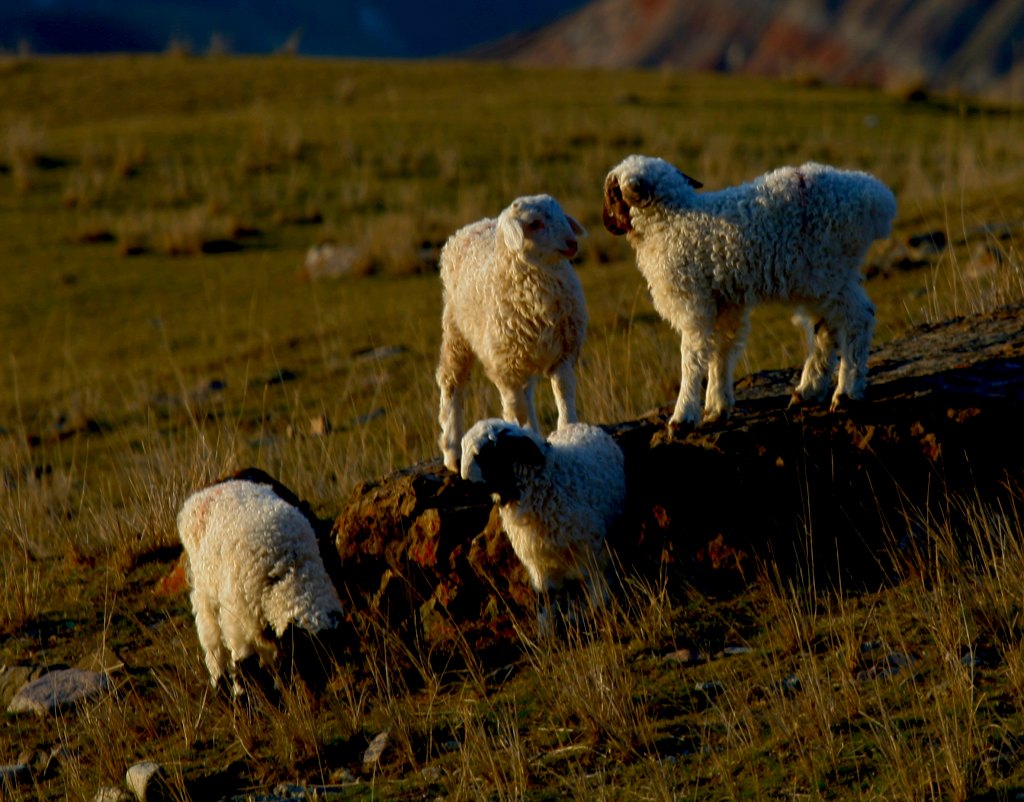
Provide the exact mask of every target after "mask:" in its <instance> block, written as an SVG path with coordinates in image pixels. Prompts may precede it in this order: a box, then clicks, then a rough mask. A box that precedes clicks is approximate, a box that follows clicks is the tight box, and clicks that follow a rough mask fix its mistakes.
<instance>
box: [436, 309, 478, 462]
mask: <svg viewBox="0 0 1024 802" xmlns="http://www.w3.org/2000/svg"><path fill="white" fill-rule="evenodd" d="M472 367H473V351H472V349H471V348H470V347H469V343H468V342H466V340H465V338H464V337H463V336H462V334H461V333H460V332H459V331H458V329H456V328H455V327H454V326H448V325H446V326H445V327H444V330H443V332H442V335H441V358H440V361H439V362H438V366H437V377H436V378H437V386H438V387H439V388H440V390H441V407H440V411H439V412H438V416H437V417H438V422H439V423H440V424H441V436H440V438H439V440H438V444H439V445H440V446H441V455H442V456H443V458H444V465H445V467H446V468H447V469H448V470H450V471H454V472H455V473H458V471H459V460H461V459H462V435H463V432H464V430H465V420H464V416H465V411H464V408H465V399H464V395H465V386H466V382H468V381H469V372H470V370H471V369H472Z"/></svg>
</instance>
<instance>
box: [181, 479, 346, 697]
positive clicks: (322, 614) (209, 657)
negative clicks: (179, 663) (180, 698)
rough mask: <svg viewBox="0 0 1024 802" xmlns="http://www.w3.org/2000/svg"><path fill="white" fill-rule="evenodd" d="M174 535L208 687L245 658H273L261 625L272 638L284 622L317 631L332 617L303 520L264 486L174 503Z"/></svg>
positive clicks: (325, 580)
mask: <svg viewBox="0 0 1024 802" xmlns="http://www.w3.org/2000/svg"><path fill="white" fill-rule="evenodd" d="M178 532H179V535H180V537H181V542H182V544H183V545H184V547H185V552H186V554H187V555H188V562H189V572H190V577H191V582H192V610H193V613H194V614H195V619H196V631H197V633H198V635H199V642H200V645H201V646H202V647H203V652H204V655H205V660H206V667H207V669H208V670H209V672H210V682H211V683H212V684H213V685H216V684H217V682H218V680H219V679H220V678H221V677H222V676H223V675H224V674H225V672H228V673H230V674H232V675H233V674H234V669H235V666H236V665H237V664H238V663H239V662H240V661H242V660H244V659H245V658H247V657H249V656H251V655H253V654H259V655H260V657H261V659H264V660H265V661H269V660H270V659H272V657H274V656H276V651H277V650H276V645H275V643H274V642H273V640H271V639H268V638H267V635H266V630H267V629H268V628H269V629H270V630H272V631H273V633H274V635H275V636H276V637H277V638H280V637H281V636H282V635H283V634H284V632H285V630H286V629H287V628H288V627H289V625H294V626H296V627H300V628H301V629H303V630H305V631H307V632H309V633H318V632H322V631H324V630H328V629H331V628H333V627H334V626H335V625H336V623H337V622H338V621H339V620H340V618H341V615H342V611H341V603H340V601H339V599H338V594H337V591H336V590H335V588H334V585H333V584H332V583H331V581H330V578H329V577H328V576H327V572H326V570H325V569H324V564H323V560H322V559H321V557H320V551H319V548H318V546H317V542H316V536H315V534H314V533H313V528H312V526H311V525H310V522H309V520H308V519H307V518H306V517H305V516H304V515H303V514H302V513H301V512H300V511H299V510H298V509H297V508H296V507H294V506H292V505H291V504H289V503H287V502H286V501H284V500H283V499H281V498H280V497H279V496H277V495H276V494H275V493H274V491H273V489H272V488H271V487H269V486H267V485H264V484H258V483H255V482H249V481H240V480H233V481H227V482H222V483H219V484H215V485H212V486H210V487H207V488H205V489H203V490H199V491H197V492H196V493H194V494H192V495H191V496H189V497H188V498H187V499H186V500H185V503H184V504H183V505H182V508H181V511H180V512H179V514H178ZM236 689H237V685H236Z"/></svg>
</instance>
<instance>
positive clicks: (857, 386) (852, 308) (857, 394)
mask: <svg viewBox="0 0 1024 802" xmlns="http://www.w3.org/2000/svg"><path fill="white" fill-rule="evenodd" d="M836 314H837V317H838V318H839V320H841V321H842V323H841V324H840V325H839V326H838V337H839V381H838V382H837V385H836V391H835V394H834V395H833V396H832V405H831V407H830V409H831V410H832V411H833V412H834V411H835V410H837V409H839V408H840V407H841V406H842V405H843V402H844V401H845V400H847V399H849V400H852V401H859V400H860V399H862V398H863V397H864V391H865V390H866V389H867V384H868V354H869V353H870V351H871V336H872V335H873V334H874V331H875V305H874V303H873V302H872V301H871V299H870V298H869V297H868V294H867V293H866V292H865V291H864V288H863V287H862V286H861V285H860V284H859V283H858V284H852V285H850V287H849V288H848V290H847V292H846V294H845V295H844V296H843V297H842V298H841V299H840V302H839V303H838V304H837V312H836Z"/></svg>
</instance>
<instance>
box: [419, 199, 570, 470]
mask: <svg viewBox="0 0 1024 802" xmlns="http://www.w3.org/2000/svg"><path fill="white" fill-rule="evenodd" d="M585 235H586V231H585V230H584V229H583V226H581V225H580V224H579V223H578V222H577V221H576V220H575V219H573V218H572V217H570V216H569V215H568V214H566V213H565V212H564V211H563V210H562V207H561V206H560V205H559V204H558V201H556V200H555V199H554V198H552V197H551V196H550V195H530V196H526V197H522V198H517V199H516V200H514V201H513V202H512V203H511V205H509V206H508V208H506V209H505V210H504V211H502V213H501V214H500V215H499V216H498V218H497V219H490V218H488V219H485V220H480V221H478V222H476V223H471V224H470V225H468V226H464V227H463V228H461V229H459V230H458V231H456V232H455V233H454V234H453V235H452V236H451V237H450V238H449V239H448V242H447V243H445V246H444V249H443V250H442V251H441V281H442V284H443V299H444V312H443V316H442V321H441V322H442V333H441V357H440V361H439V364H438V367H437V384H438V387H439V388H440V390H441V408H440V413H439V415H438V418H439V422H440V424H441V437H440V446H441V452H442V454H443V456H444V464H445V466H446V467H447V468H448V469H449V470H451V471H455V472H458V470H459V459H460V457H461V452H460V449H461V447H462V433H463V430H464V421H463V414H464V410H463V407H464V398H463V395H464V388H465V385H466V382H467V381H468V380H469V373H470V369H471V368H472V366H473V357H474V354H475V355H476V357H477V358H478V359H479V360H480V362H481V364H482V365H483V367H484V370H485V371H486V372H487V376H488V378H490V380H491V381H492V382H494V384H495V385H497V387H498V391H499V392H500V393H501V408H502V413H501V414H502V416H503V417H504V418H505V419H506V420H509V421H517V422H518V423H520V424H522V425H524V426H529V427H530V428H531V429H533V430H534V431H538V430H539V427H538V423H537V413H536V411H535V408H534V401H533V395H534V389H535V388H536V384H537V377H538V376H549V377H550V378H551V386H552V390H553V392H554V395H555V403H556V405H557V407H558V427H559V428H561V427H562V426H565V425H566V424H567V423H573V422H575V421H576V373H575V370H576V360H577V359H578V357H579V353H580V348H581V347H582V345H583V338H584V337H585V335H586V329H587V310H586V303H585V302H584V299H583V289H582V287H580V282H579V278H578V277H577V276H576V272H575V271H574V270H573V268H572V265H570V264H569V260H570V259H571V258H572V257H573V256H575V255H576V251H577V250H578V248H579V242H578V238H579V237H582V236H585Z"/></svg>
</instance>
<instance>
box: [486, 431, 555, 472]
mask: <svg viewBox="0 0 1024 802" xmlns="http://www.w3.org/2000/svg"><path fill="white" fill-rule="evenodd" d="M498 443H499V445H500V447H501V454H502V456H503V457H504V459H506V460H508V462H509V463H511V464H512V465H513V466H514V468H515V469H516V473H517V474H518V473H519V469H522V468H525V469H533V468H539V467H540V466H542V465H543V464H544V462H545V460H546V459H547V457H546V456H545V455H544V451H543V449H542V448H541V447H540V446H539V445H537V443H536V441H535V440H534V439H533V438H532V437H524V436H523V435H520V434H512V433H509V432H501V433H500V434H499V437H498Z"/></svg>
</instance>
